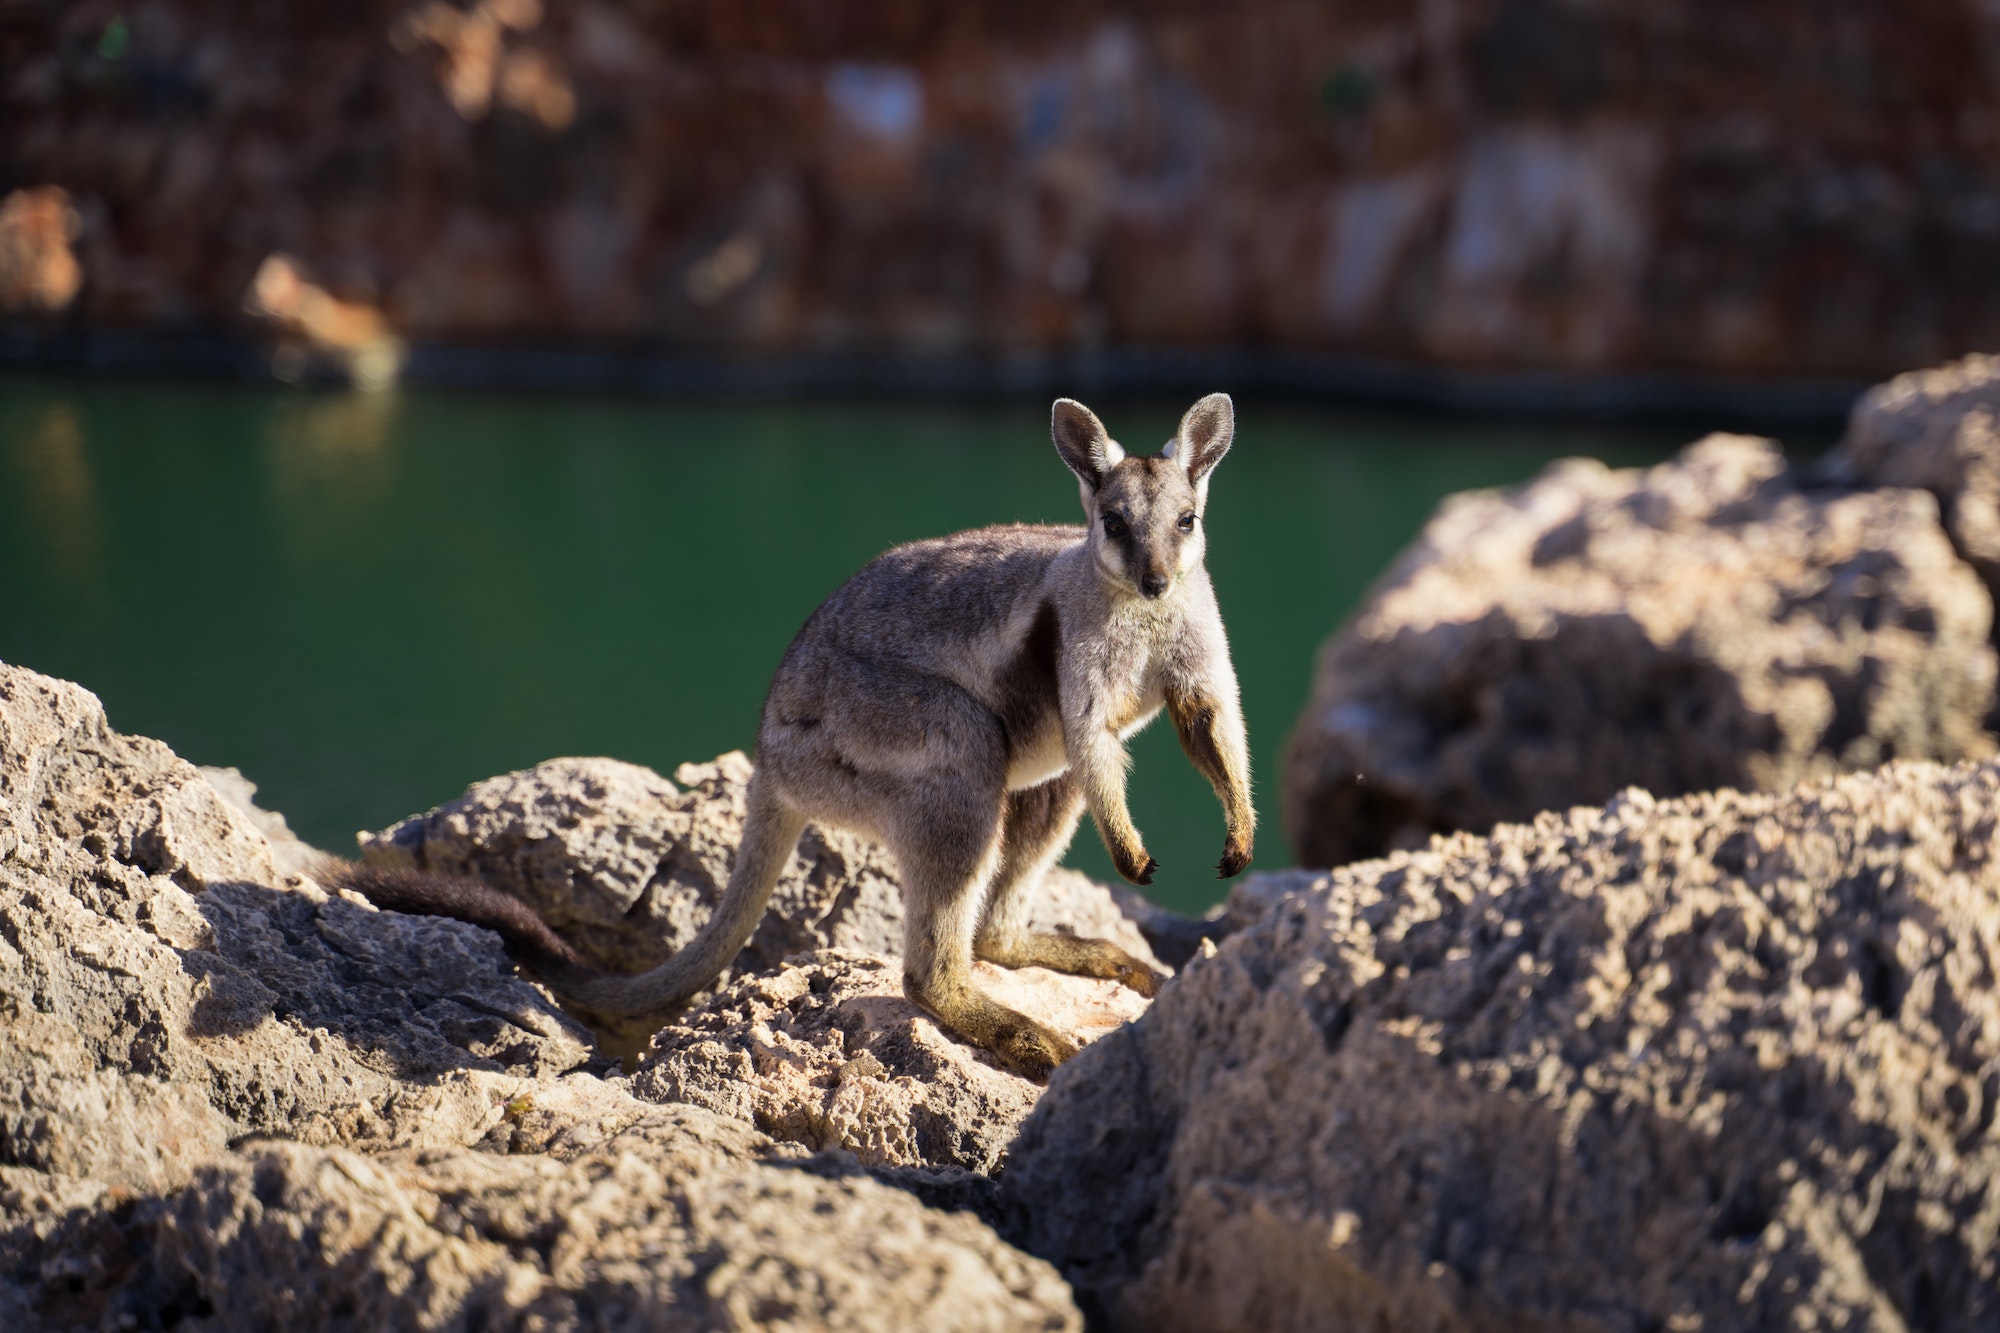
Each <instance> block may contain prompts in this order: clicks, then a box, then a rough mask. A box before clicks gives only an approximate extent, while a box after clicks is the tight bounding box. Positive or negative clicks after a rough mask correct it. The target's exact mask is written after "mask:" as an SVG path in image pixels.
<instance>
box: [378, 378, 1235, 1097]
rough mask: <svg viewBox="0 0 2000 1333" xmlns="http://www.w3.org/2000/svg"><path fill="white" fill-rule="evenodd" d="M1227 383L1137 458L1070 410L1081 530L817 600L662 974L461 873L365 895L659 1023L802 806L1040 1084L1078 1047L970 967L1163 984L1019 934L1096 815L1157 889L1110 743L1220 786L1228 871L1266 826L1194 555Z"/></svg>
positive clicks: (712, 969) (1015, 540)
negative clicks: (719, 886)
mask: <svg viewBox="0 0 2000 1333" xmlns="http://www.w3.org/2000/svg"><path fill="white" fill-rule="evenodd" d="M1235 429H1236V423H1235V410H1234V407H1233V406H1232V404H1231V403H1230V400H1229V398H1228V396H1227V395H1226V394H1219V393H1218V394H1210V395H1209V396H1208V397H1206V398H1204V399H1202V400H1201V401H1200V402H1198V403H1196V404H1195V405H1194V406H1193V407H1192V408H1190V409H1189V410H1188V413H1187V415H1186V416H1185V417H1183V418H1182V419H1181V424H1180V429H1179V430H1178V431H1177V432H1176V433H1175V436H1174V438H1173V440H1172V441H1171V442H1169V443H1168V444H1167V446H1166V447H1165V449H1163V450H1162V451H1161V452H1160V453H1159V454H1157V455H1153V456H1137V455H1127V454H1126V452H1125V451H1124V450H1123V449H1122V448H1120V447H1119V446H1118V444H1117V443H1116V442H1115V441H1113V440H1112V439H1111V437H1110V436H1109V435H1107V434H1106V433H1105V430H1104V426H1103V425H1102V423H1100V422H1099V421H1098V419H1097V417H1096V416H1095V415H1093V414H1092V413H1091V411H1090V410H1089V409H1088V408H1086V407H1084V406H1083V405H1082V404H1081V403H1077V402H1073V401H1071V400H1070V399H1067V398H1064V399H1059V400H1058V401H1057V402H1056V404H1055V408H1054V412H1053V419H1052V431H1053V434H1054V437H1055V445H1056V450H1057V452H1059V453H1060V454H1061V455H1062V460H1063V462H1065V463H1067V464H1068V465H1069V468H1070V471H1072V472H1074V473H1075V474H1076V478H1077V481H1078V483H1079V484H1080V486H1081V490H1082V496H1083V508H1084V514H1085V516H1086V520H1087V522H1086V525H1085V526H1084V527H1080V528H1079V527H1056V526H1030V525H1014V526H1008V527H993V528H981V529H978V530H977V531H973V532H961V533H957V534H955V535H952V536H949V537H937V538H933V539H930V540H927V541H918V542H912V543H910V544H909V545H907V546H899V547H897V548H895V549H894V550H892V551H889V552H887V553H886V554H884V555H881V556H879V557H877V558H876V559H875V560H874V561H873V562H872V563H870V564H869V565H868V566H867V567H866V568H864V569H863V570H862V571H861V572H860V573H858V574H856V575H855V576H854V577H853V578H851V579H849V580H848V581H847V582H846V584H844V585H843V586H842V587H841V588H840V589H839V590H838V591H837V592H835V593H834V594H833V596H831V597H829V598H828V599H827V600H826V602H825V604H823V605H822V606H821V607H820V608H819V610H817V611H816V612H814V613H813V615H812V618H811V619H809V620H807V621H806V624H805V627H804V628H803V629H801V630H800V631H799V634H798V637H797V638H796V639H794V640H793V641H792V645H791V647H790V648H789V649H788V650H787V651H786V653H785V657H784V660H783V662H782V663H780V665H779V667H778V672H777V675H776V677H775V678H774V679H773V680H772V682H771V690H770V694H769V696H768V697H767V699H766V701H765V704H764V716H763V721H762V723H761V725H760V726H759V727H758V730H757V756H756V758H757V767H756V774H755V776H754V777H753V778H752V779H751V783H750V791H749V796H748V800H749V821H748V823H747V824H746V825H745V828H744V835H743V843H742V846H741V847H740V848H739V849H738V851H737V854H736V862H735V866H734V868H733V870H732V872H731V874H730V878H729V886H728V888H727V889H726V890H725V892H724V894H723V897H722V901H721V903H720V904H719V905H718V907H717V908H716V911H715V915H714V916H713V917H712V918H711V919H710V920H709V922H708V924H707V925H706V926H705V927H704V928H703V929H702V931H701V932H700V933H699V934H698V935H697V936H696V937H695V939H694V940H693V941H691V942H690V943H689V944H688V945H687V947H686V948H684V949H682V950H681V951H680V952H679V953H677V954H675V955H674V956H673V957H672V958H670V959H668V960H667V961H666V962H664V963H662V964H660V965H659V966H657V967H655V968H653V969H652V970H651V971H648V972H644V973H640V974H637V975H632V976H620V975H611V974H606V973H602V972H596V971H593V970H591V969H589V968H588V967H586V966H584V965H583V964H582V961H581V960H580V959H579V958H578V957H577V955H576V954H575V953H574V952H573V951H571V950H570V949H569V948H568V947H567V946H566V945H565V944H563V942H562V941H561V940H560V939H559V938H558V937H556V936H555V935H554V933H553V932H551V931H550V930H549V929H548V927H547V926H546V925H544V924H543V923H542V922H541V920H540V919H539V918H537V917H536V916H535V915H534V914H533V913H532V912H531V911H529V910H527V909H526V908H525V907H524V906H523V905H522V904H521V903H519V902H517V901H516V900H514V899H512V898H508V897H506V896H505V895H504V894H501V893H500V892H499V891H497V890H494V889H491V888H487V887H485V886H482V885H479V884H476V883H473V882H471V881H466V880H455V881H453V880H441V877H438V876H435V875H427V874H425V873H423V872H412V871H394V870H380V869H374V868H370V867H350V868H347V869H346V870H344V871H342V872H341V875H342V877H343V878H344V879H345V881H346V882H347V883H348V884H349V885H350V886H351V887H354V888H355V889H357V890H359V891H360V892H361V893H363V894H364V895H366V896H368V897H369V898H371V899H372V900H374V901H375V902H376V903H377V904H378V905H379V906H382V907H385V908H391V909H396V910H402V911H415V912H429V913H437V914H443V915H450V916H456V917H461V918H463V919H466V920H470V921H475V922H478V923H479V924H481V925H485V926H489V927H491V928H492V929H494V930H496V931H498V932H499V933H500V934H501V935H502V936H503V937H505V938H506V939H507V940H508V941H509V943H510V945H512V946H513V947H514V950H515V954H516V957H517V958H519V959H520V960H521V961H522V962H523V963H524V964H525V965H526V966H528V967H529V968H530V969H531V970H533V971H535V972H536V973H537V974H538V975H540V976H541V977H542V978H543V979H544V980H545V981H547V982H548V983H549V984H550V985H551V986H552V987H553V988H554V989H555V990H556V991H557V992H558V993H560V994H561V995H563V996H564V998H565V999H566V1001H568V1002H570V1003H571V1004H573V1005H574V1006H575V1007H576V1008H577V1009H578V1010H579V1011H580V1012H583V1013H586V1014H589V1015H592V1016H594V1017H598V1018H600V1019H601V1020H603V1021H605V1022H606V1023H607V1025H608V1026H614V1027H630V1026H631V1025H633V1023H634V1021H635V1020H646V1021H656V1020H663V1019H664V1018H665V1017H667V1016H669V1015H670V1014H671V1013H672V1011H673V1010H674V1009H675V1008H677V1007H678V1006H680V1005H682V1004H684V1003H685V1002H686V1001H687V999H688V998H689V997H690V996H692V995H693V994H695V993H696V992H697V991H699V990H701V989H703V988H704V987H706V986H708V985H709V984H711V983H712V982H713V981H714V980H715V978H716V976H717V975H718V974H719V973H720V972H721V971H722V969H723V968H724V967H725V966H727V965H728V963H729V962H730V960H731V959H732V958H734V957H735V956H736V953H737V951H738V950H740V949H741V948H742V947H743V944H744V942H745V941H746V940H748V939H749V937H750V935H751V933H752V931H753V930H754V929H755V927H756V925H757V922H758V920H759V919H760V918H761V917H762V915H763V912H764V908H765V905H766V903H768V902H769V900H770V897H771V893H772V890H773V888H774V887H775V886H776V883H777V880H778V875H779V872H780V871H781V870H782V869H783V868H784V866H785V864H786V862H787V860H788V859H789V858H790V857H791V855H792V851H793V848H794V846H795V844H796V843H797V842H798V838H799V834H800V832H801V831H802V830H803V829H804V827H805V824H806V821H807V820H809V819H812V820H819V821H821V822H823V823H826V824H832V825H839V826H843V827H846V828H850V829H855V830H858V831H860V832H863V833H866V834H870V835H872V836H874V837H875V838H877V839H879V840H880V841H881V842H883V843H884V844H886V845H887V846H888V848H889V850H890V851H891V852H892V853H893V854H894V856H895V858H896V863H897V866H898V868H899V870H900V872H901V876H902V881H903V892H904V896H905V902H906V905H907V918H908V924H907V932H908V933H907V936H906V939H905V944H904V953H903V959H904V964H903V965H904V973H903V984H904V990H905V993H907V994H908V996H909V997H910V999H911V1000H913V1001H915V1002H916V1003H917V1004H919V1005H921V1006H922V1007H923V1008H925V1009H926V1010H928V1011H930V1013H932V1014H933V1015H935V1016H936V1018H937V1019H938V1021H939V1022H940V1023H942V1024H943V1025H944V1026H945V1027H946V1028H947V1029H949V1030H950V1031H952V1032H954V1033H957V1034H958V1035H959V1036H960V1037H963V1038H965V1039H966V1040H968V1041H971V1042H973V1043H975V1044H977V1045H979V1046H982V1047H984V1048H986V1049H987V1050H989V1051H991V1052H993V1053H994V1054H995V1055H996V1056H998V1057H999V1058H1000V1059H1001V1060H1002V1061H1004V1062H1005V1063H1007V1064H1008V1065H1010V1066H1012V1067H1013V1068H1015V1069H1017V1070H1019V1071H1021V1072H1022V1073H1024V1074H1027V1075H1028V1076H1030V1077H1034V1078H1041V1077H1046V1076H1047V1074H1048V1072H1049V1071H1050V1070H1051V1069H1052V1068H1054V1066H1055V1065H1057V1064H1058V1063H1060V1062H1061V1061H1062V1060H1064V1059H1066V1058H1067V1057H1069V1056H1070V1055H1072V1054H1074V1053H1075V1051H1076V1046H1075V1044H1074V1043H1072V1042H1071V1041H1070V1040H1069V1039H1068V1038H1067V1037H1065V1036H1064V1035H1062V1034H1061V1033H1058V1032H1055V1031H1053V1030H1052V1029H1050V1028H1048V1027H1046V1026H1044V1025H1043V1024H1040V1023H1037V1022H1035V1021H1034V1020H1033V1019H1031V1018H1029V1017H1027V1016H1026V1015H1024V1014H1020V1013H1016V1012H1015V1011H1014V1010H1012V1009H1009V1008H1007V1007H1006V1006H1004V1005H1002V1004H999V1003H997V1002H995V1001H994V1000H992V999H990V998H988V997H987V996H986V995H984V994H982V993H981V992H980V991H979V990H978V989H977V987H975V986H974V984H973V972H972V960H973V959H974V958H975V957H977V958H984V959H988V960H990V961H992V962H995V963H999V964H1001V965H1003V966H1009V967H1019V966H1022V965H1025V964H1029V963H1033V964H1038V965H1040V966H1043V967H1048V968H1053V969H1055V970H1057V971H1060V972H1070V973H1076V974H1080V975H1084V976H1093V977H1110V978H1115V979H1117V980H1118V981H1120V982H1122V983H1123V984H1125V985H1127V986H1130V987H1132V988H1133V989H1134V990H1137V991H1140V992H1142V993H1144V994H1147V995H1150V994H1152V993H1153V991H1154V989H1155V988H1156V987H1157V986H1158V984H1159V980H1160V978H1159V977H1158V976H1157V975H1156V974H1155V973H1154V972H1153V971H1152V969H1151V968H1149V967H1147V966H1146V965H1145V964H1144V963H1142V962H1141V961H1139V960H1138V959H1136V958H1134V957H1132V956H1131V955H1130V954H1128V953H1126V952H1125V951H1124V950H1122V949H1120V948H1118V947H1117V946H1116V945H1113V944H1110V943H1108V942H1107V941H1104V940H1094V939H1083V938H1079V937H1077V936H1073V935H1064V934H1045V933H1035V932H1031V931H1029V930H1028V929H1027V927H1026V924H1025V923H1026V919H1027V916H1028V912H1027V903H1026V898H1027V895H1028V893H1029V892H1030V891H1031V890H1032V889H1033V888H1034V886H1035V884H1036V883H1037V881H1038V880H1039V879H1040V878H1041V876H1042V873H1043V871H1044V870H1046V869H1047V868H1048V867H1049V866H1050V865H1052V864H1053V863H1054V862H1055V861H1056V859H1057V858H1058V857H1059V856H1061V855H1062V853H1063V851H1064V849H1065V848H1067V847H1068V845H1069V842H1070V839H1071V837H1072V836H1074V834H1075V832H1076V826H1077V822H1078V820H1079V819H1080V818H1081V816H1082V812H1083V811H1084V810H1085V809H1086V808H1087V809H1088V810H1089V811H1090V813H1091V816H1092V818H1094V819H1095V820H1096V823H1097V829H1098V833H1099V834H1100V835H1101V836H1102V837H1103V839H1104V845H1105V847H1106V848H1108V849H1109V851H1110V853H1111V859H1112V861H1113V862H1114V863H1115V864H1116V865H1117V867H1118V871H1119V873H1120V874H1122V875H1123V876H1125V878H1127V879H1129V880H1131V881H1133V882H1134V883H1137V884H1146V883H1150V882H1151V880H1152V878H1153V872H1154V871H1155V870H1156V869H1157V868H1158V865H1157V863H1156V862H1155V861H1154V860H1153V858H1152V857H1150V856H1148V855H1147V854H1146V849H1145V846H1144V844H1143V843H1142V842H1141V841H1140V838H1139V831H1138V830H1137V829H1136V828H1134V827H1133V824H1132V817H1131V815H1130V813H1128V811H1127V810H1126V805H1125V771H1126V767H1127V756H1126V752H1125V746H1124V740H1125V738H1126V737H1128V736H1130V735H1131V734H1132V733H1133V732H1135V731H1137V730H1138V729H1139V728H1140V727H1143V726H1144V725H1146V723H1147V722H1149V721H1151V720H1152V719H1153V718H1154V717H1155V716H1156V715H1157V714H1158V713H1159V712H1160V710H1161V709H1162V708H1164V709H1165V710H1166V712H1167V715H1168V716H1169V717H1171V718H1172V719H1173V723H1174V727H1175V729H1176V730H1177V731H1178V732H1179V733H1180V740H1181V745H1182V747H1183V748H1184V749H1185V750H1186V751H1187V755H1188V758H1189V759H1190V760H1192V761H1193V763H1194V766H1195V767H1196V768H1197V769H1199V770H1200V771H1201V773H1202V774H1203V775H1204V776H1205V777H1207V778H1208V780H1209V782H1210V783H1211V784H1213V786H1214V787H1215V792H1216V795H1217V796H1218V797H1219V798H1220V800H1221V802H1222V808H1223V813H1224V818H1225V823H1226V829H1227V832H1226V836H1225V839H1224V842H1223V848H1222V859H1221V862H1220V864H1219V866H1218V867H1217V868H1218V869H1219V870H1220V871H1221V873H1222V875H1223V876H1224V877H1225V878H1226V877H1228V876H1232V875H1235V874H1237V873H1238V872H1239V871H1241V870H1242V869H1243V868H1244V866H1245V865H1247V864H1248V863H1249V861H1250V853H1251V837H1252V834H1253V832H1254V827H1255V824H1256V816H1255V813H1254V812H1253V810H1252V808H1251V804H1250V774H1249V756H1248V751H1247V748H1246V745H1245V739H1244V729H1243V712H1242V708H1241V705H1240V703H1239V702H1238V698H1237V689H1236V675H1235V672H1234V670H1233V669H1232V668H1231V666H1230V661H1229V644H1228V641H1227V639H1225V638H1224V635H1223V629H1222V617H1221V613H1220V612H1219V610H1218V609H1217V606H1216V601H1215V591H1214V589H1213V588H1212V587H1211V586H1210V584H1209V580H1208V573H1207V571H1206V570H1205V569H1204V568H1203V567H1202V554H1203V549H1204V534H1203V522H1204V511H1205V510H1206V509H1207V506H1208V486H1209V478H1210V474H1211V473H1212V472H1213V471H1214V469H1215V465H1216V464H1217V463H1218V462H1220V461H1221V459H1222V456H1223V455H1224V454H1225V453H1227V452H1228V451H1229V446H1230V442H1231V440H1232V439H1233V438H1234V436H1235Z"/></svg>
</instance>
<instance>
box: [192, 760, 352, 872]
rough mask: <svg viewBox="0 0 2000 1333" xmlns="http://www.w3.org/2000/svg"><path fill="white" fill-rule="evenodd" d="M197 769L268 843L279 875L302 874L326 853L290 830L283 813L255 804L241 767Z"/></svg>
mask: <svg viewBox="0 0 2000 1333" xmlns="http://www.w3.org/2000/svg"><path fill="white" fill-rule="evenodd" d="M198 771H199V772H200V773H201V775H202V777H204V778H206V779H207V780H208V785H209V786H211V787H213V788H215V794H216V795H217V796H220V797H221V798H222V799H223V800H225V801H227V802H229V804H231V805H232V806H234V807H236V813H238V814H240V815H244V816H246V817H247V818H248V819H249V820H250V822H251V823H252V824H255V825H256V826H257V831H258V832H259V833H261V834H263V835H264V838H265V840H266V841H268V842H269V843H270V844H271V863H272V866H273V867H274V868H275V869H276V870H277V872H278V875H279V877H280V878H284V879H289V878H291V877H292V876H293V875H303V874H305V873H306V872H307V871H309V870H311V869H312V866H313V863H314V862H315V861H317V860H318V859H319V858H320V857H322V856H325V855H326V853H325V852H322V851H321V850H320V849H319V848H317V847H314V846H313V845H312V844H311V843H308V842H307V841H306V840H305V839H303V838H301V837H300V836H299V835H298V834H296V833H294V832H292V826H291V825H290V824H287V823H286V822H285V817H284V816H283V815H281V814H279V813H278V812H277V811H275V810H266V809H264V808H263V807H262V806H260V805H258V804H257V784H256V783H254V782H252V781H250V779H248V778H246V777H244V776H243V773H242V770H240V769H236V768H211V767H209V766H208V765H206V764H204V765H202V767H201V768H200V769H199V770H198Z"/></svg>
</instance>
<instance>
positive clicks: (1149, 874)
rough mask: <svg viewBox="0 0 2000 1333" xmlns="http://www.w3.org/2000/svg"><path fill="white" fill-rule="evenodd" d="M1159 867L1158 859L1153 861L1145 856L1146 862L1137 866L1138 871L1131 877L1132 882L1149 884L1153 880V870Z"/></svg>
mask: <svg viewBox="0 0 2000 1333" xmlns="http://www.w3.org/2000/svg"><path fill="white" fill-rule="evenodd" d="M1159 868H1160V863H1159V862H1158V861H1155V860H1154V859H1153V858H1152V857H1150V856H1149V857H1147V858H1146V864H1145V865H1142V866H1140V867H1139V873H1138V874H1136V875H1134V876H1133V877H1132V882H1133V883H1134V884H1139V885H1146V884H1151V883H1152V882H1153V872H1154V871H1155V870H1158V869H1159Z"/></svg>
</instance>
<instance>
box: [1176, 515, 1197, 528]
mask: <svg viewBox="0 0 2000 1333" xmlns="http://www.w3.org/2000/svg"><path fill="white" fill-rule="evenodd" d="M1174 526H1175V527H1177V528H1179V529H1180V530H1181V531H1182V532H1193V531H1194V515H1193V514H1182V515H1181V521H1180V522H1178V523H1176V524H1174Z"/></svg>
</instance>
